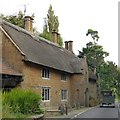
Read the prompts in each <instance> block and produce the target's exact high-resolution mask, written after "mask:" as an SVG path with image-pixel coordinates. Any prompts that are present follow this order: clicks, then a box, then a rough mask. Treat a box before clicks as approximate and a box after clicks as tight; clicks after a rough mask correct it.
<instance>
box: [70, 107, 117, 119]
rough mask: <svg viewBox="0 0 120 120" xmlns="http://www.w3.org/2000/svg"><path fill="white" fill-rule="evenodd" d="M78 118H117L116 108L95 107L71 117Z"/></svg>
mask: <svg viewBox="0 0 120 120" xmlns="http://www.w3.org/2000/svg"><path fill="white" fill-rule="evenodd" d="M78 118H79V119H80V120H87V119H88V120H104V119H105V120H118V109H117V108H100V107H95V108H92V109H90V110H88V111H86V112H84V113H78V114H77V115H75V116H73V117H72V119H73V120H75V119H78Z"/></svg>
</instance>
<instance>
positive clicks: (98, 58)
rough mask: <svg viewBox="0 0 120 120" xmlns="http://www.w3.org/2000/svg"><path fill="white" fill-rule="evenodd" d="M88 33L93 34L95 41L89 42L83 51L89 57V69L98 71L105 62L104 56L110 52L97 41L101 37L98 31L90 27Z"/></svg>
mask: <svg viewBox="0 0 120 120" xmlns="http://www.w3.org/2000/svg"><path fill="white" fill-rule="evenodd" d="M86 35H87V36H88V35H91V37H92V39H93V41H90V42H89V43H87V44H86V47H85V48H83V49H82V52H83V54H84V55H86V57H87V62H88V66H89V69H90V70H92V71H94V72H98V71H99V67H100V65H101V64H102V63H104V58H105V57H107V56H108V55H109V53H108V52H106V51H104V50H103V46H101V45H99V44H98V43H97V42H98V39H99V36H98V32H97V31H94V30H92V29H88V31H87V33H86Z"/></svg>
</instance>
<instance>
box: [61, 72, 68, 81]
mask: <svg viewBox="0 0 120 120" xmlns="http://www.w3.org/2000/svg"><path fill="white" fill-rule="evenodd" d="M61 80H64V81H66V80H67V74H66V73H64V72H62V73H61Z"/></svg>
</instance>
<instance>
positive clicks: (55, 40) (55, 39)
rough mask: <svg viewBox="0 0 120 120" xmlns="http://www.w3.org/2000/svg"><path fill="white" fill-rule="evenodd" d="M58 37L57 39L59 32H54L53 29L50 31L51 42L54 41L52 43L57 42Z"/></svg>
mask: <svg viewBox="0 0 120 120" xmlns="http://www.w3.org/2000/svg"><path fill="white" fill-rule="evenodd" d="M58 39H59V33H58V32H56V31H55V30H53V32H52V40H53V41H52V42H54V43H56V44H58V42H59V41H58Z"/></svg>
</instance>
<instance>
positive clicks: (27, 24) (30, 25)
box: [24, 16, 34, 33]
mask: <svg viewBox="0 0 120 120" xmlns="http://www.w3.org/2000/svg"><path fill="white" fill-rule="evenodd" d="M24 20H25V30H27V31H29V32H31V33H32V32H33V20H34V19H33V18H32V17H31V16H25V18H24Z"/></svg>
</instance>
